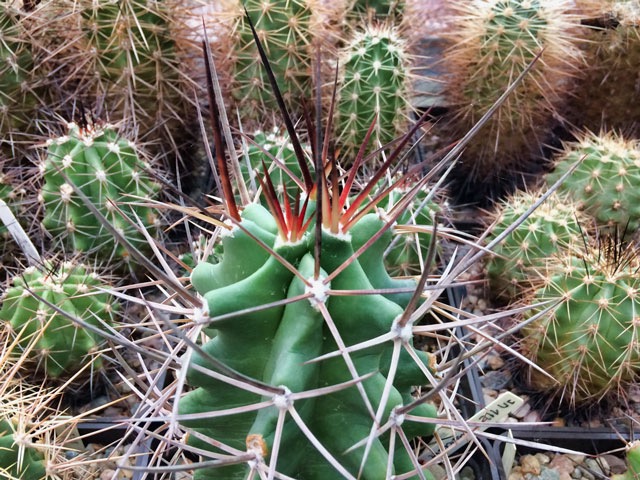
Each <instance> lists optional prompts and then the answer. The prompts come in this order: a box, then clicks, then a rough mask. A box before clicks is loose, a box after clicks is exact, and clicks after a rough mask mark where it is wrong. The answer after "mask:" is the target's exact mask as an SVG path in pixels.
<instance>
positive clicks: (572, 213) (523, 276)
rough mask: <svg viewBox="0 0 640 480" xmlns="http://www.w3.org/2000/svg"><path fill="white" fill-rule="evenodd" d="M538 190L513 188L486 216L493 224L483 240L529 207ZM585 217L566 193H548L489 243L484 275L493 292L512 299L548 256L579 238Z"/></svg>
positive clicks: (581, 239)
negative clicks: (494, 243) (541, 201)
mask: <svg viewBox="0 0 640 480" xmlns="http://www.w3.org/2000/svg"><path fill="white" fill-rule="evenodd" d="M540 196H541V192H517V193H515V194H513V195H512V196H510V197H509V198H508V199H506V200H504V201H503V202H502V203H501V204H500V205H499V206H498V207H497V208H496V210H495V211H494V212H493V213H492V216H491V217H490V220H491V224H492V225H493V226H492V228H491V231H490V233H489V235H488V236H487V238H486V243H489V242H491V241H493V240H494V239H495V238H496V237H498V236H499V235H501V234H502V233H503V232H504V231H505V230H506V229H507V228H509V227H510V226H511V225H513V223H514V222H515V221H516V220H518V218H520V216H522V215H524V214H525V212H527V211H529V210H530V209H531V207H532V206H533V204H534V203H535V202H536V201H537V200H538V199H539V198H540ZM583 230H586V231H589V221H588V220H587V218H586V217H585V216H584V215H583V214H581V213H580V212H579V211H578V208H577V206H576V205H575V204H573V203H572V202H571V201H569V200H567V198H566V197H564V196H561V195H558V194H556V193H554V194H551V196H550V197H549V198H547V199H546V200H545V202H544V203H542V204H541V205H540V206H539V207H538V208H536V209H535V210H534V211H533V212H531V213H530V214H529V215H528V216H527V217H526V218H525V220H524V221H523V222H522V223H521V224H520V225H518V226H517V227H516V228H515V229H514V230H513V231H512V232H511V233H509V234H508V235H507V236H506V237H505V238H504V239H503V240H502V241H501V242H500V243H498V244H497V245H496V246H495V247H493V249H492V252H493V255H492V256H490V257H489V258H488V259H487V275H488V277H489V286H490V288H491V291H492V293H493V295H495V296H496V297H498V298H501V299H504V300H507V301H509V300H513V299H514V298H515V297H516V295H517V294H518V293H522V292H523V289H525V288H527V286H528V284H529V283H530V282H531V281H534V282H535V281H536V280H537V278H538V277H537V276H538V274H539V270H543V269H544V266H545V265H546V263H547V262H548V261H549V258H550V257H552V256H553V255H555V254H558V253H560V251H562V250H563V249H567V248H569V247H571V246H575V245H576V244H580V243H582V241H583Z"/></svg>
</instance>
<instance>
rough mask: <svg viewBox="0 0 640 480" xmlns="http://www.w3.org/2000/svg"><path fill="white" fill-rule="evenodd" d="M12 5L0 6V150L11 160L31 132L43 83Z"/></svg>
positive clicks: (22, 20)
mask: <svg viewBox="0 0 640 480" xmlns="http://www.w3.org/2000/svg"><path fill="white" fill-rule="evenodd" d="M12 3H13V2H2V4H0V35H2V42H1V43H0V92H1V93H0V146H1V147H2V149H3V150H4V151H5V152H7V153H8V154H9V155H10V156H11V157H14V156H15V150H16V146H18V144H19V143H22V142H24V141H25V140H26V135H28V134H29V133H32V132H33V130H34V129H35V122H34V120H35V118H36V114H37V113H38V106H39V105H40V103H41V102H40V98H39V95H40V94H41V92H40V87H41V83H42V80H43V79H41V78H39V77H38V72H37V71H36V68H35V62H34V51H33V46H34V44H33V39H32V38H31V33H30V26H29V20H28V19H27V18H26V14H25V13H24V12H21V11H19V10H18V9H16V8H15V6H13V5H12ZM25 148H26V147H25Z"/></svg>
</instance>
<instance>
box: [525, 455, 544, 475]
mask: <svg viewBox="0 0 640 480" xmlns="http://www.w3.org/2000/svg"><path fill="white" fill-rule="evenodd" d="M520 467H521V471H522V473H525V474H526V473H532V474H533V475H540V461H539V460H538V459H537V458H536V457H535V455H524V456H522V457H521V458H520Z"/></svg>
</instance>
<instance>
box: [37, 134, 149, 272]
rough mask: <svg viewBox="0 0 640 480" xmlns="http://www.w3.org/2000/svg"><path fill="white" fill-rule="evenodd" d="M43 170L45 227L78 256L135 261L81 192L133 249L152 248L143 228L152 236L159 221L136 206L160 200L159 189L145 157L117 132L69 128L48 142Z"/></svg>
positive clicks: (145, 207) (143, 207) (42, 199)
mask: <svg viewBox="0 0 640 480" xmlns="http://www.w3.org/2000/svg"><path fill="white" fill-rule="evenodd" d="M41 170H42V174H43V176H44V185H43V187H42V191H41V195H40V197H41V201H42V203H43V205H44V210H45V214H44V220H43V222H42V224H43V225H44V227H45V228H46V229H47V231H48V232H49V233H51V234H52V235H54V236H56V237H58V238H60V239H63V240H64V241H65V242H66V243H67V244H68V245H70V246H71V247H72V248H73V250H74V251H81V252H90V253H92V254H95V255H96V257H97V258H100V259H111V258H115V259H116V260H124V261H125V262H129V261H130V259H131V257H130V255H129V253H128V251H127V249H126V248H125V247H124V246H123V245H121V244H119V243H117V242H116V239H115V236H114V235H113V234H112V233H111V232H109V231H108V230H107V229H106V227H105V226H104V225H103V223H102V222H101V220H100V219H99V218H96V216H95V215H94V213H93V212H92V211H91V210H90V209H89V207H88V206H87V205H86V204H85V202H84V200H83V199H82V198H81V197H80V196H79V194H78V192H82V194H83V195H84V196H86V197H87V198H88V200H89V202H90V203H91V204H93V205H94V206H95V207H96V208H97V209H98V210H99V212H100V213H101V214H102V215H103V216H104V217H106V219H107V220H108V221H109V223H110V224H111V225H112V226H114V227H115V228H116V230H118V232H119V233H120V234H122V235H123V236H124V238H126V239H127V240H128V241H129V242H130V243H131V244H132V245H133V246H134V247H136V248H138V249H141V250H147V249H148V248H149V245H148V241H147V239H146V238H145V237H144V235H143V234H142V233H141V232H140V231H139V227H138V223H139V222H142V225H144V227H145V228H147V229H148V230H149V231H150V232H152V233H153V232H155V231H156V229H157V227H158V223H159V219H158V216H157V215H156V212H155V211H154V209H153V208H152V207H149V206H145V205H133V203H135V202H144V201H145V200H154V199H157V198H158V194H159V190H160V186H159V184H158V183H156V182H155V181H153V180H152V179H151V178H150V174H149V165H148V164H147V163H146V162H145V161H143V160H142V159H141V158H140V156H139V152H138V151H137V149H136V147H135V145H134V144H133V143H132V142H130V141H129V140H127V139H125V138H123V137H121V136H120V134H119V133H118V132H117V131H116V130H115V129H114V128H113V127H110V126H105V127H104V128H103V127H95V128H94V127H90V126H87V127H84V128H79V127H78V126H77V125H75V124H73V123H72V124H69V132H68V134H67V135H64V136H61V137H59V138H57V139H54V140H51V141H49V143H48V152H47V158H46V160H45V161H44V163H43V164H42V165H41ZM127 202H128V204H125V203H127Z"/></svg>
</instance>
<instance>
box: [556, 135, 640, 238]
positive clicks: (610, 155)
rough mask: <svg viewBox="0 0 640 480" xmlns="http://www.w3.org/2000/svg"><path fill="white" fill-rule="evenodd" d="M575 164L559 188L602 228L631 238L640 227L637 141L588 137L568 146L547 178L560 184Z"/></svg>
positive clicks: (620, 138) (610, 136) (639, 161)
mask: <svg viewBox="0 0 640 480" xmlns="http://www.w3.org/2000/svg"><path fill="white" fill-rule="evenodd" d="M576 162H579V165H578V167H577V168H576V169H575V170H574V171H573V172H572V173H571V174H570V175H569V177H568V178H567V179H566V180H565V181H564V182H563V183H562V185H561V186H560V187H559V191H560V192H564V193H566V194H567V195H568V196H569V197H570V198H571V199H572V200H573V201H574V202H575V203H576V204H577V205H578V206H579V207H580V208H582V209H584V211H585V213H587V214H589V215H590V216H591V217H593V218H594V219H595V220H596V222H597V223H598V224H599V225H602V226H603V227H607V228H609V229H615V230H619V231H625V232H626V233H629V234H632V233H633V232H635V231H636V230H637V229H638V227H640V189H639V186H640V176H639V177H638V180H636V176H637V175H638V173H637V170H638V166H639V165H640V149H639V148H638V142H637V141H636V140H626V139H624V138H623V137H621V136H619V135H617V134H615V133H612V132H610V133H601V134H600V135H596V134H593V133H585V134H584V135H580V136H579V139H578V141H576V142H571V143H567V144H566V145H565V147H564V151H563V152H562V153H561V154H560V155H559V156H558V158H557V159H556V162H555V169H554V171H553V172H551V173H550V174H549V175H547V183H548V184H552V183H554V182H555V181H557V180H558V179H559V178H560V177H561V176H562V175H563V174H564V173H565V172H567V170H569V169H570V168H571V167H572V166H574V164H575V163H576Z"/></svg>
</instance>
